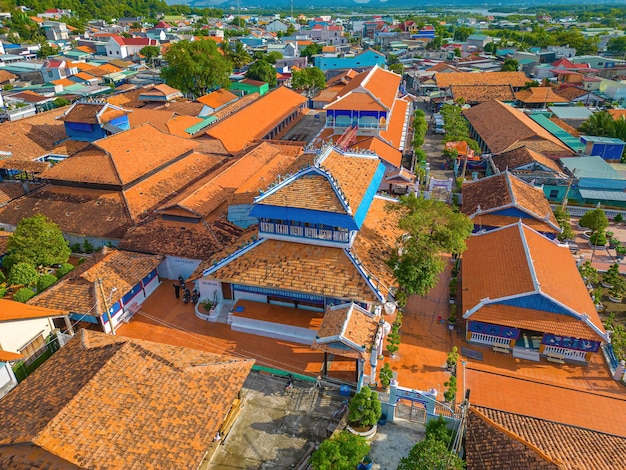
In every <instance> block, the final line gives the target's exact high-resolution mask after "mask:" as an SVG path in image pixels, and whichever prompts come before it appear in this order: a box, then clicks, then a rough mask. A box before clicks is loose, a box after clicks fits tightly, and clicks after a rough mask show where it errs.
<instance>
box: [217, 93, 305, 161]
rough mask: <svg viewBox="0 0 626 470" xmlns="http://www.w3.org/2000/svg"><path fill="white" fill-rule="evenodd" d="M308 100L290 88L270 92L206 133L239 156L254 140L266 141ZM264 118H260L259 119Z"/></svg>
mask: <svg viewBox="0 0 626 470" xmlns="http://www.w3.org/2000/svg"><path fill="white" fill-rule="evenodd" d="M306 101H307V99H306V98H305V97H304V96H302V95H299V94H298V93H296V92H294V91H292V90H290V89H289V88H287V87H278V88H277V89H275V90H273V91H271V92H269V93H266V94H265V95H263V96H262V97H261V98H259V99H258V100H256V101H254V102H253V103H251V104H249V105H248V106H246V107H245V108H243V109H241V110H240V111H238V112H236V113H234V114H232V115H230V116H228V117H226V118H224V119H222V120H221V121H218V122H217V123H215V124H213V125H212V126H210V127H209V128H208V129H207V131H206V134H207V135H209V136H210V137H213V138H215V139H218V140H221V141H222V143H223V144H224V147H226V149H227V150H228V151H229V152H231V153H233V154H235V153H238V152H241V151H242V150H243V149H244V148H245V147H246V145H248V144H249V143H250V142H251V141H253V140H257V139H262V138H263V137H265V135H267V134H268V133H269V132H271V131H272V129H274V127H276V126H277V125H278V124H279V123H280V122H282V121H283V120H284V119H285V118H287V116H289V115H290V114H292V113H294V112H295V111H296V110H297V109H298V108H300V107H301V106H304V105H305V103H306ZM260 116H262V117H263V118H262V119H260V118H259V117H260Z"/></svg>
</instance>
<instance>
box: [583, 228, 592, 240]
mask: <svg viewBox="0 0 626 470" xmlns="http://www.w3.org/2000/svg"><path fill="white" fill-rule="evenodd" d="M583 238H584V239H585V240H589V239H590V238H591V230H585V231H584V232H583Z"/></svg>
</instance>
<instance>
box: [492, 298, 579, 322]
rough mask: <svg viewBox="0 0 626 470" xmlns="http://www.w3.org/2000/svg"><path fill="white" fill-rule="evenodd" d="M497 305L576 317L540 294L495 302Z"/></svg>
mask: <svg viewBox="0 0 626 470" xmlns="http://www.w3.org/2000/svg"><path fill="white" fill-rule="evenodd" d="M495 304H496V305H511V306H513V307H521V308H527V309H529V310H539V311H541V312H549V313H557V314H561V315H567V316H569V317H572V318H576V317H575V316H574V315H572V314H571V313H570V312H568V311H567V310H566V309H565V308H563V307H561V306H560V305H558V304H556V303H554V302H552V301H550V300H549V299H547V298H545V297H544V296H542V295H540V294H535V295H529V296H526V297H518V298H516V299H509V300H502V301H499V302H495Z"/></svg>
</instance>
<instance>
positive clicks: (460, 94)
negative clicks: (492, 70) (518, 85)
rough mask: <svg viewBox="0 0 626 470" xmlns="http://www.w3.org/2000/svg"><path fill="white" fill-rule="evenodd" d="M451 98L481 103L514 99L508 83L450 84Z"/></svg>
mask: <svg viewBox="0 0 626 470" xmlns="http://www.w3.org/2000/svg"><path fill="white" fill-rule="evenodd" d="M450 91H451V92H452V98H453V99H454V100H458V99H463V100H465V102H466V103H483V102H485V101H490V100H499V101H515V93H513V88H512V87H511V85H509V84H505V85H450Z"/></svg>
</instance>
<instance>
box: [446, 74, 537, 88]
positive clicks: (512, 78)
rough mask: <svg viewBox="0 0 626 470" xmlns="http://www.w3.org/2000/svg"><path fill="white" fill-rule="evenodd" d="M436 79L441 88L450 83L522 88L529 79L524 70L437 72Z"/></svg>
mask: <svg viewBox="0 0 626 470" xmlns="http://www.w3.org/2000/svg"><path fill="white" fill-rule="evenodd" d="M435 81H436V82H437V86H438V87H439V88H448V87H449V86H450V85H511V86H512V87H514V88H521V87H523V86H524V85H526V82H528V81H529V79H528V77H526V74H525V73H524V72H449V73H438V74H436V75H435Z"/></svg>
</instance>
